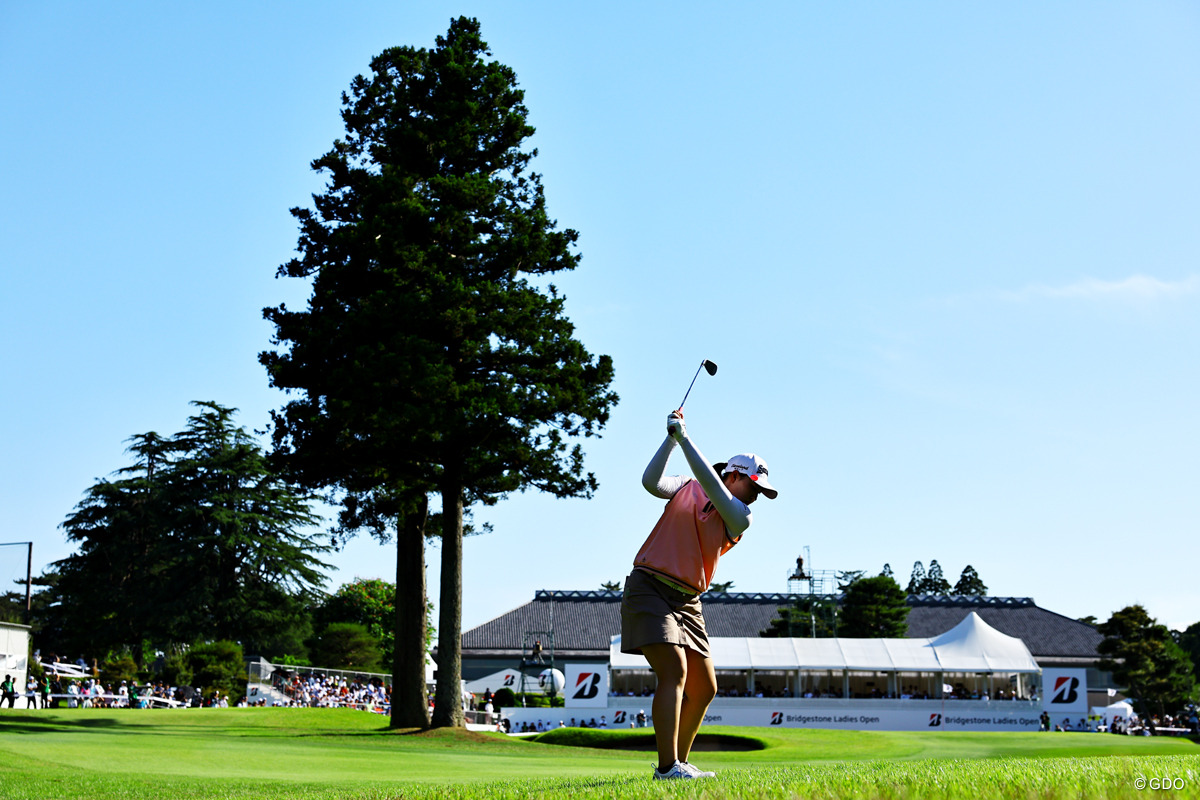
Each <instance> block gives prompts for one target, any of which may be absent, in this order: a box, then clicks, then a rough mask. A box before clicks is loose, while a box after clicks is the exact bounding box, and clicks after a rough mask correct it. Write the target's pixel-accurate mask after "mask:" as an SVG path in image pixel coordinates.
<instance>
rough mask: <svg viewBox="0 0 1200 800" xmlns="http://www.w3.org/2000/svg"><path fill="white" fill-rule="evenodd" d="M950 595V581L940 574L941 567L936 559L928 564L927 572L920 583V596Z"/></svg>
mask: <svg viewBox="0 0 1200 800" xmlns="http://www.w3.org/2000/svg"><path fill="white" fill-rule="evenodd" d="M949 593H950V581H948V580H946V576H945V574H943V573H942V565H941V564H939V563H938V562H937V559H934V560H933V561H930V562H929V572H928V574H926V575H925V580H924V581H923V582H922V583H921V591H920V594H937V595H946V594H949Z"/></svg>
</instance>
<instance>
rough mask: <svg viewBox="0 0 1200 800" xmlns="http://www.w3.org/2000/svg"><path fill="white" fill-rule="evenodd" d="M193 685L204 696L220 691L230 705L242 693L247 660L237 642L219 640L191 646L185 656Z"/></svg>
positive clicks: (243, 692)
mask: <svg viewBox="0 0 1200 800" xmlns="http://www.w3.org/2000/svg"><path fill="white" fill-rule="evenodd" d="M185 658H186V661H187V666H188V671H189V672H191V673H192V685H194V686H197V687H199V688H200V689H201V690H203V691H204V693H205V695H206V696H207V697H211V696H212V694H213V693H214V692H220V693H221V694H222V695H224V696H225V697H227V698H228V699H229V702H230V703H231V704H233V703H235V702H237V701H238V700H239V699H240V698H241V697H242V695H244V694H245V686H246V662H245V659H244V658H243V657H242V646H241V645H239V644H238V643H237V642H230V641H219V642H205V643H202V644H197V645H193V646H192V647H191V648H189V649H188V651H187V655H186V657H185Z"/></svg>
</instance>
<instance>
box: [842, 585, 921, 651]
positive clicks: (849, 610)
mask: <svg viewBox="0 0 1200 800" xmlns="http://www.w3.org/2000/svg"><path fill="white" fill-rule="evenodd" d="M906 599H907V595H906V594H905V593H904V591H902V590H901V589H900V584H898V583H896V581H895V579H893V578H890V577H888V576H887V575H876V576H874V577H871V578H859V579H858V580H856V581H854V582H853V583H852V584H850V586H849V587H848V588H847V589H846V593H845V595H844V597H843V598H842V620H841V626H840V628H841V629H840V632H839V635H840V636H847V637H851V638H861V639H899V638H902V637H903V636H904V635H905V634H906V633H907V632H908V604H907V603H906V602H905V601H906Z"/></svg>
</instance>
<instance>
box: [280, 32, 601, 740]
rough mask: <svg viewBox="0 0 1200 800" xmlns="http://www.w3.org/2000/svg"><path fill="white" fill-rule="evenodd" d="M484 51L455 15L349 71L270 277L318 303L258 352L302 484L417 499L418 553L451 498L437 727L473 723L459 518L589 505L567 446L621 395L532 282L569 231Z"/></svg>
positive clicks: (404, 544) (565, 257)
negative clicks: (496, 508)
mask: <svg viewBox="0 0 1200 800" xmlns="http://www.w3.org/2000/svg"><path fill="white" fill-rule="evenodd" d="M489 55H490V51H489V49H488V47H487V45H486V43H485V42H484V41H483V39H482V38H481V36H480V31H479V24H478V22H477V21H475V20H473V19H467V18H461V17H460V18H458V19H456V20H453V21H452V22H451V24H450V29H449V32H448V33H447V34H446V36H444V37H439V38H438V39H437V43H436V46H435V47H434V48H433V49H431V50H426V49H414V48H411V47H397V48H391V49H389V50H386V51H385V52H383V53H382V54H380V55H379V56H377V57H376V58H375V59H374V60H373V61H372V62H371V65H370V66H371V74H370V75H369V76H368V77H363V76H361V75H360V76H358V77H356V78H355V79H354V81H353V82H352V84H351V87H350V92H349V93H348V94H345V95H343V97H342V102H343V109H342V119H343V121H344V123H345V126H346V137H345V138H344V139H342V140H339V141H337V142H335V143H334V146H333V149H331V150H330V151H329V152H328V153H326V154H325V155H324V156H322V157H321V158H319V159H317V160H316V161H314V162H313V168H314V169H316V170H318V171H323V172H326V173H327V174H328V176H329V185H328V187H327V189H326V191H324V192H323V193H322V194H319V195H316V196H314V198H313V199H314V204H315V210H306V209H293V211H292V213H293V215H294V216H295V217H296V218H297V219H298V220H299V222H300V227H301V234H300V241H299V247H298V250H299V252H300V257H299V258H297V259H294V260H292V261H290V262H289V263H287V264H285V265H284V266H283V267H281V268H280V271H279V274H280V275H281V276H288V277H297V278H306V279H311V280H312V281H313V293H312V296H311V297H310V299H309V302H308V308H307V310H306V311H302V312H295V311H289V310H288V309H287V308H285V307H284V306H279V307H277V308H268V309H266V310H265V311H264V315H265V317H266V318H267V319H268V320H270V321H271V322H273V323H274V324H275V326H276V334H275V339H274V343H275V344H276V345H277V346H280V347H281V348H283V349H282V350H281V351H276V352H266V353H263V354H262V355H261V357H260V358H261V360H262V362H263V364H264V365H265V366H266V367H267V369H268V370H269V372H270V376H271V381H272V384H273V385H274V386H277V387H280V388H283V389H286V390H299V391H300V392H301V393H302V394H303V396H302V397H300V398H298V399H296V400H294V401H291V402H289V403H288V404H287V405H286V406H285V408H284V409H283V410H282V411H281V412H280V413H279V414H277V415H276V419H275V422H276V439H275V443H276V448H277V451H278V452H280V453H281V454H283V456H284V457H285V458H291V459H293V463H299V464H300V469H301V470H302V471H305V470H307V471H309V475H310V477H309V478H308V480H309V481H310V482H315V477H313V476H318V475H320V476H321V480H323V481H326V482H327V483H329V484H336V485H339V486H342V487H343V488H345V489H347V490H349V491H352V492H355V493H358V494H360V495H361V494H368V493H370V492H372V491H374V492H377V493H379V494H380V495H381V496H383V497H386V498H409V500H408V501H407V502H405V503H400V504H399V505H400V506H401V510H400V513H398V514H397V515H396V519H397V529H398V537H397V538H398V540H399V546H400V548H402V549H404V548H409V547H412V550H411V552H413V553H416V552H417V551H416V548H415V547H413V545H412V544H411V541H410V540H411V539H413V538H418V536H419V534H423V531H419V530H418V529H419V528H421V527H423V526H418V525H416V524H415V523H410V522H409V519H410V517H411V516H412V515H413V513H414V512H415V510H416V509H417V507H418V503H417V502H415V501H413V500H412V499H411V498H413V497H417V496H420V495H423V494H425V493H427V492H430V491H433V492H434V493H436V494H438V495H440V497H441V521H442V526H441V528H442V570H441V587H442V595H441V602H440V617H439V624H438V629H439V641H438V674H439V680H438V688H437V697H436V710H435V714H434V719H433V724H434V725H435V726H439V727H442V726H461V725H462V724H463V715H462V705H461V701H460V697H459V680H460V678H459V676H460V675H461V666H462V656H461V641H460V628H461V619H462V535H463V513H464V509H465V508H467V507H469V506H470V505H471V504H472V503H475V502H482V503H484V504H490V503H494V502H495V501H496V500H497V499H498V498H499V497H501V496H503V495H504V494H506V493H508V492H512V491H518V490H524V489H526V488H528V487H531V486H532V487H534V488H537V489H540V490H543V491H547V492H550V493H552V494H554V495H556V496H559V497H571V496H584V497H587V496H591V494H592V492H593V491H594V490H595V487H596V481H595V478H594V477H593V476H592V475H591V474H585V473H584V472H583V452H582V448H581V447H580V446H579V445H578V444H574V445H573V446H570V445H569V444H568V440H569V439H570V438H571V437H575V436H581V435H582V436H591V435H596V434H598V433H599V431H600V429H601V428H602V427H603V426H604V424H605V423H606V422H607V419H608V413H609V409H610V408H611V406H612V405H613V404H615V403H616V401H617V396H616V394H615V393H613V392H611V391H609V385H610V384H611V382H612V378H613V369H612V361H611V359H610V358H609V357H607V356H599V357H597V358H593V356H592V355H591V354H589V353H588V351H587V350H586V349H585V348H584V346H583V344H582V343H581V342H579V341H578V340H576V339H575V338H574V336H573V334H574V327H573V326H572V325H571V323H570V322H569V321H568V320H567V319H566V317H565V316H564V313H563V308H564V306H563V302H564V298H562V297H561V296H560V295H559V294H558V292H557V290H556V289H555V287H554V286H553V285H552V284H550V285H547V287H546V288H545V289H540V288H538V286H535V285H533V284H531V283H530V280H529V278H530V277H533V278H535V279H540V278H541V277H542V276H546V275H550V274H553V273H555V272H558V271H560V270H569V269H573V268H574V267H575V266H576V264H577V262H578V260H579V256H578V255H576V254H574V253H573V252H572V251H571V246H572V245H573V243H574V242H575V240H576V238H577V234H576V233H575V232H574V231H572V230H569V229H568V230H562V231H559V230H556V223H555V222H554V221H553V220H551V219H550V218H549V217H548V215H547V211H546V204H545V198H544V196H543V191H542V185H541V178H540V176H539V175H538V174H537V173H534V172H531V171H530V170H529V166H530V162H531V161H532V159H533V157H534V156H535V155H536V153H537V151H536V150H532V149H528V150H527V149H522V148H523V145H524V143H525V140H526V139H528V138H529V137H530V136H531V135H532V134H533V128H532V127H531V126H530V125H529V124H528V122H527V116H528V111H527V109H526V108H525V106H524V105H523V99H524V93H523V92H522V91H520V90H519V89H517V83H516V77H515V75H514V73H513V71H512V70H511V69H510V68H508V67H506V66H504V65H503V64H500V63H498V62H495V61H487V60H486V59H485V57H486V56H489ZM539 282H540V281H539ZM322 472H323V473H324V474H323V475H322ZM346 481H350V482H351V483H352V485H350V486H347V485H346V483H345V482H346ZM421 516H422V518H423V515H421ZM421 552H422V553H423V551H421ZM422 558H423V556H422ZM403 561H404V558H403V556H402V555H401V554H400V553H398V555H397V562H398V564H399V563H401V562H403ZM407 569H409V570H410V571H411V570H412V569H413V567H412V566H411V565H409V566H408V567H407ZM411 585H412V584H409V583H407V582H406V581H405V580H402V579H401V577H400V576H399V575H398V576H397V587H398V590H399V589H400V587H408V586H411ZM424 602H425V600H424V597H423V595H417V594H416V592H412V593H411V594H409V593H407V592H406V593H404V594H402V595H399V596H398V597H397V603H396V606H397V616H398V617H399V616H401V608H402V607H406V608H407V609H408V612H407V613H408V616H409V618H410V619H420V618H422V617H423V615H422V614H421V609H423V607H424ZM406 603H407V606H405V604H406ZM410 635H411V632H410ZM403 639H404V634H403V633H402V632H401V631H397V636H396V649H397V652H398V653H399V652H401V651H403V650H404V649H405V645H404V643H403ZM414 641H415V638H414ZM418 663H419V662H415V661H414V662H411V663H409V664H407V666H406V670H407V671H408V673H409V674H411V675H413V676H414V677H415V676H416V674H417V670H418V668H419V667H418ZM422 669H423V668H422ZM396 679H397V681H402V680H403V678H402V676H401V674H400V673H399V670H398V671H397V675H396ZM397 689H398V691H399V690H400V686H399V684H398V687H397ZM396 722H397V720H396V719H395V718H394V719H393V724H396Z"/></svg>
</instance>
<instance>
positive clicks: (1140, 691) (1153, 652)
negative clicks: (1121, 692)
mask: <svg viewBox="0 0 1200 800" xmlns="http://www.w3.org/2000/svg"><path fill="white" fill-rule="evenodd" d="M1096 630H1098V631H1099V632H1100V633H1101V634H1103V636H1104V641H1102V642H1100V644H1099V645H1098V646H1097V648H1096V649H1097V651H1098V652H1099V653H1100V654H1101V655H1102V656H1103V658H1101V660H1100V661H1099V662H1098V666H1099V667H1100V669H1102V670H1107V671H1109V672H1111V673H1112V674H1113V679H1114V680H1116V682H1117V683H1119V684H1121V685H1123V686H1125V687H1127V688H1126V692H1125V693H1126V694H1127V695H1129V697H1130V699H1131V700H1132V701H1133V704H1134V708H1135V709H1137V711H1138V713H1139V714H1141V715H1149V714H1152V713H1154V714H1164V713H1168V712H1175V711H1177V710H1178V709H1179V708H1180V707H1181V706H1183V705H1184V704H1185V703H1187V702H1188V701H1189V700H1190V699H1191V696H1192V693H1193V692H1194V691H1195V674H1194V672H1193V665H1192V662H1191V660H1190V659H1189V658H1188V656H1187V653H1185V652H1184V651H1183V649H1182V648H1181V647H1180V646H1179V645H1178V644H1176V643H1175V640H1174V638H1173V637H1172V636H1171V632H1170V631H1169V630H1168V629H1167V627H1166V626H1165V625H1160V624H1158V622H1157V621H1156V620H1155V619H1154V618H1153V617H1151V616H1150V615H1149V614H1148V613H1147V612H1146V609H1145V608H1143V607H1142V606H1140V605H1134V606H1127V607H1125V608H1123V609H1121V610H1120V611H1117V612H1114V613H1113V615H1112V616H1111V617H1110V618H1109V619H1108V621H1107V622H1103V623H1101V624H1100V625H1098V626H1096Z"/></svg>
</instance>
